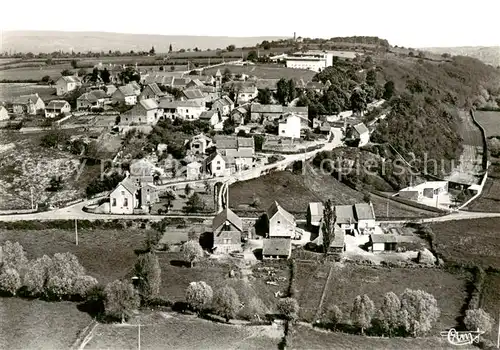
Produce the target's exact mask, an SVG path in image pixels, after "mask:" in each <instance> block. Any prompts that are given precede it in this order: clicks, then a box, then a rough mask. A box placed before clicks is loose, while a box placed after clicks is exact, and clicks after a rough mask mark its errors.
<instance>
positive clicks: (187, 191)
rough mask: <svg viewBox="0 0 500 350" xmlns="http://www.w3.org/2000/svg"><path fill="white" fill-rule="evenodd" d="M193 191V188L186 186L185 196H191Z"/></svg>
mask: <svg viewBox="0 0 500 350" xmlns="http://www.w3.org/2000/svg"><path fill="white" fill-rule="evenodd" d="M192 190H193V189H192V188H191V186H190V185H189V184H186V186H185V187H184V194H185V195H186V197H187V196H189V194H190V193H191V191H192Z"/></svg>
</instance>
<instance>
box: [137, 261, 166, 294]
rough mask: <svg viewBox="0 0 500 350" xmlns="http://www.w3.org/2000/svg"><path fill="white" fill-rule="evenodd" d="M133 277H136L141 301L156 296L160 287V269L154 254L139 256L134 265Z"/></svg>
mask: <svg viewBox="0 0 500 350" xmlns="http://www.w3.org/2000/svg"><path fill="white" fill-rule="evenodd" d="M135 276H136V277H138V279H139V281H138V282H139V283H138V289H139V294H140V296H141V297H142V299H143V300H148V299H151V298H154V297H156V296H158V294H159V293H160V285H161V268H160V263H159V262H158V257H157V256H156V254H155V253H153V252H149V253H146V254H141V255H139V258H138V259H137V262H136V264H135Z"/></svg>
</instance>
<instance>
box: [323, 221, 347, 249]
mask: <svg viewBox="0 0 500 350" xmlns="http://www.w3.org/2000/svg"><path fill="white" fill-rule="evenodd" d="M320 224H321V223H320ZM320 227H323V225H321V226H320ZM333 232H334V237H333V240H332V241H331V242H330V248H344V244H345V231H344V230H342V229H341V228H340V227H339V225H335V228H334V231H333Z"/></svg>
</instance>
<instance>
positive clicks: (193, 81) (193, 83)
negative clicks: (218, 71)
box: [188, 78, 205, 86]
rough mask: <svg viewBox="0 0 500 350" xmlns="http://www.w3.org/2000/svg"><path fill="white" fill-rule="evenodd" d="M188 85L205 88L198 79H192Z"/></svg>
mask: <svg viewBox="0 0 500 350" xmlns="http://www.w3.org/2000/svg"><path fill="white" fill-rule="evenodd" d="M188 85H195V86H205V84H203V83H202V82H201V81H200V79H198V78H196V79H191V81H190V82H189V83H188Z"/></svg>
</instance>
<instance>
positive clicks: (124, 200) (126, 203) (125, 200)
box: [123, 198, 128, 207]
mask: <svg viewBox="0 0 500 350" xmlns="http://www.w3.org/2000/svg"><path fill="white" fill-rule="evenodd" d="M123 206H124V207H128V198H123Z"/></svg>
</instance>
